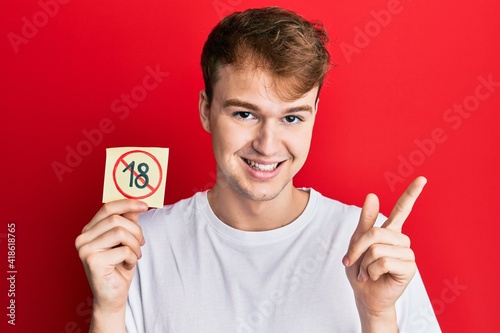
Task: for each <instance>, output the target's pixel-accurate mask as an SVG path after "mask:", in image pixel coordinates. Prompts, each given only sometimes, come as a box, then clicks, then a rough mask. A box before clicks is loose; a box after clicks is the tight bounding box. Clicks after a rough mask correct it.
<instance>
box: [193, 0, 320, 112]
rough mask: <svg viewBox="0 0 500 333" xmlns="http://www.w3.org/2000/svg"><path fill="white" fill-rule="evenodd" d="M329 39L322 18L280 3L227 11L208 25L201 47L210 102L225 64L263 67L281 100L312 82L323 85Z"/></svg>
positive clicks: (297, 94) (300, 93)
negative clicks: (311, 18)
mask: <svg viewBox="0 0 500 333" xmlns="http://www.w3.org/2000/svg"><path fill="white" fill-rule="evenodd" d="M327 41H328V37H327V35H326V32H325V30H324V28H323V25H322V24H320V23H319V22H309V21H307V20H305V19H303V18H302V17H300V16H299V15H297V14H295V13H293V12H291V11H288V10H285V9H282V8H278V7H268V8H258V9H249V10H247V11H244V12H238V13H233V14H231V15H229V16H228V17H226V18H224V19H223V20H222V21H221V22H220V23H219V24H218V25H217V26H216V27H215V28H214V29H213V30H212V32H211V33H210V35H209V36H208V38H207V41H206V42H205V45H204V47H203V53H202V56H201V66H202V70H203V79H204V81H205V91H206V94H207V98H208V102H209V104H210V103H211V102H212V97H213V88H214V85H215V83H216V82H217V81H218V79H219V71H220V69H221V68H222V67H223V66H226V65H232V66H233V68H237V69H244V68H248V67H251V68H255V69H256V68H259V69H261V70H263V71H265V72H267V73H268V74H269V75H270V76H272V77H273V80H274V85H275V90H276V91H277V92H278V94H279V95H280V97H282V98H283V99H285V100H294V99H297V98H298V97H300V96H303V95H304V94H305V93H307V92H308V91H310V90H311V89H312V88H313V87H315V86H318V88H321V86H322V84H323V79H324V77H325V75H326V73H327V71H328V69H329V66H330V56H329V54H328V51H327V49H326V47H325V43H326V42H327ZM318 92H319V91H318Z"/></svg>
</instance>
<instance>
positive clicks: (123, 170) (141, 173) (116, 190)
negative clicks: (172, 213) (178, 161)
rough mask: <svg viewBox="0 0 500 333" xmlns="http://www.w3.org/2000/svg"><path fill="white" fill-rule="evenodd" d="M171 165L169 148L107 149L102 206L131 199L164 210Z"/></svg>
mask: <svg viewBox="0 0 500 333" xmlns="http://www.w3.org/2000/svg"><path fill="white" fill-rule="evenodd" d="M167 164H168V148H151V147H148V148H144V147H122V148H107V149H106V170H105V173H104V190H103V194H102V202H109V201H113V200H119V199H125V198H127V199H137V200H141V201H144V202H146V203H147V204H148V205H149V207H162V206H163V199H164V196H165V183H166V180H167Z"/></svg>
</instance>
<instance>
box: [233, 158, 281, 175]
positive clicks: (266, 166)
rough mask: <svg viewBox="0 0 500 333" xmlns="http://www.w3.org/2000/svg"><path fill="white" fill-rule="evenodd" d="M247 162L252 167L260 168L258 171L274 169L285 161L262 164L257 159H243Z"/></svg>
mask: <svg viewBox="0 0 500 333" xmlns="http://www.w3.org/2000/svg"><path fill="white" fill-rule="evenodd" d="M243 160H244V161H245V163H246V164H248V165H249V166H250V167H251V168H252V169H254V170H258V171H267V172H269V171H274V170H275V169H276V168H277V167H278V166H279V165H280V164H281V163H283V162H278V163H272V164H260V163H257V162H255V161H252V160H249V159H246V158H244V159H243Z"/></svg>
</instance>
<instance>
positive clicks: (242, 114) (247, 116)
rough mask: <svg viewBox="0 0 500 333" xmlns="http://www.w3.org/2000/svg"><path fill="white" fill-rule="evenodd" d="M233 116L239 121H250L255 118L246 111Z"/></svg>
mask: <svg viewBox="0 0 500 333" xmlns="http://www.w3.org/2000/svg"><path fill="white" fill-rule="evenodd" d="M234 116H235V117H236V118H240V119H252V118H255V117H254V116H253V114H252V113H250V112H246V111H238V112H235V113H234Z"/></svg>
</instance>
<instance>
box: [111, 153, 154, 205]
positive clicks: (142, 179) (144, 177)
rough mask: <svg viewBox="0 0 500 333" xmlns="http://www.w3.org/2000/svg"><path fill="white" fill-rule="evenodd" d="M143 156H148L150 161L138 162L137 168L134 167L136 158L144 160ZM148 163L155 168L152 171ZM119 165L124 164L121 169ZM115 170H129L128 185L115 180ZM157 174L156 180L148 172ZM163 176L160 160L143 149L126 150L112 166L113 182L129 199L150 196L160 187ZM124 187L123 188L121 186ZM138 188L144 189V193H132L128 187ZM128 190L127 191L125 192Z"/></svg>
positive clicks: (121, 171) (120, 171) (119, 171)
mask: <svg viewBox="0 0 500 333" xmlns="http://www.w3.org/2000/svg"><path fill="white" fill-rule="evenodd" d="M144 156H147V157H149V159H151V161H152V163H145V162H143V163H140V164H139V165H138V166H137V170H136V169H135V167H136V165H135V162H136V159H138V158H139V160H144ZM150 164H151V168H157V170H155V171H154V172H152V173H150V172H149V171H151V170H150ZM121 166H124V169H122V167H121ZM117 172H118V173H120V174H121V173H123V172H130V182H129V184H128V186H123V184H122V186H120V184H119V182H118V180H117ZM157 173H158V174H159V177H158V180H157V181H156V179H150V178H151V177H149V175H148V174H154V175H156V174H157ZM162 177H163V172H162V169H161V165H160V162H158V159H157V158H156V157H155V156H154V155H153V154H151V153H149V152H147V151H144V150H131V151H128V152H126V153H125V154H123V155H121V156H120V157H119V158H118V160H116V163H115V166H114V168H113V182H114V183H115V187H116V189H117V190H118V191H119V192H120V193H121V194H122V195H123V196H124V197H126V198H129V199H144V198H148V197H150V196H152V195H153V194H154V193H155V192H156V191H157V190H158V188H159V187H160V184H161V181H162ZM122 187H124V188H122ZM134 187H135V188H138V189H141V190H144V191H141V192H143V193H144V194H141V195H132V194H131V193H128V192H130V189H133V188H134ZM127 190H128V192H127Z"/></svg>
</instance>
